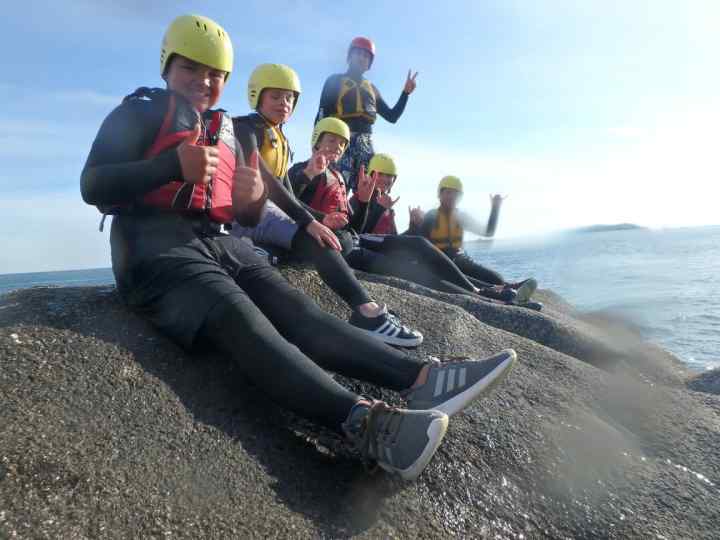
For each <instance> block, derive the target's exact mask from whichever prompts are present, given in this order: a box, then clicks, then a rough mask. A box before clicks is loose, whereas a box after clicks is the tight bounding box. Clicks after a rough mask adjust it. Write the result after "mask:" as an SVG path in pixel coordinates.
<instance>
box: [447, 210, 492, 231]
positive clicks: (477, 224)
mask: <svg viewBox="0 0 720 540" xmlns="http://www.w3.org/2000/svg"><path fill="white" fill-rule="evenodd" d="M490 217H491V218H492V215H491V216H490ZM457 219H458V223H460V225H461V226H462V228H463V229H465V230H466V231H470V232H471V233H475V234H479V235H480V236H492V234H491V233H490V231H489V230H488V226H487V225H485V224H484V223H482V222H481V221H479V220H477V219H475V218H474V217H472V216H471V215H469V214H466V213H465V212H458V213H457ZM496 221H497V220H496ZM488 224H490V220H488ZM492 232H493V233H494V232H495V231H494V230H493V231H492Z"/></svg>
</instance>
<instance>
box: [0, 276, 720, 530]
mask: <svg viewBox="0 0 720 540" xmlns="http://www.w3.org/2000/svg"><path fill="white" fill-rule="evenodd" d="M283 272H284V273H285V275H286V276H288V278H289V279H290V280H291V281H292V282H293V283H294V284H296V285H297V286H298V287H300V288H301V289H303V290H305V291H306V292H307V293H308V294H310V295H311V296H312V297H314V298H315V299H316V300H317V301H318V302H319V303H320V305H321V306H322V307H323V308H324V309H326V310H328V311H329V312H332V313H333V314H335V315H337V316H339V317H342V318H345V317H347V316H348V311H347V309H346V307H345V306H344V304H343V303H342V302H341V301H340V300H339V299H338V298H337V297H335V296H334V295H333V294H332V293H331V292H330V291H329V290H328V289H327V288H326V287H325V286H324V285H323V284H322V282H321V281H320V280H319V279H318V277H317V275H316V274H315V273H314V272H312V271H309V270H305V269H295V268H287V269H283ZM364 277H365V278H367V279H368V280H369V281H368V287H369V289H370V290H371V292H372V293H373V295H374V296H375V297H376V298H377V299H378V300H379V301H382V302H386V303H387V304H388V305H390V306H391V307H392V308H393V309H394V310H396V311H397V312H398V313H399V314H400V316H401V317H402V318H403V320H404V321H405V322H406V323H407V324H409V325H411V326H413V327H417V328H419V329H420V330H421V331H422V332H423V333H424V334H425V337H426V341H425V344H423V346H422V347H420V348H418V349H417V350H416V351H413V352H412V354H417V355H421V356H422V355H428V354H432V355H435V356H440V357H442V356H445V355H470V356H484V355H487V354H490V353H492V352H495V351H497V350H500V349H502V348H506V347H512V348H514V349H516V350H517V352H518V355H519V364H518V366H517V367H516V369H515V370H514V371H513V373H512V374H511V376H510V377H509V378H508V380H507V382H506V384H505V385H503V386H502V387H500V388H499V389H498V391H497V392H496V393H495V394H493V395H492V396H491V397H489V398H488V399H485V400H483V401H480V402H478V403H476V404H475V405H473V406H472V407H470V408H469V409H468V410H467V411H466V412H464V413H462V414H460V415H458V416H457V417H455V418H453V419H452V421H451V424H450V429H449V431H448V435H447V437H446V439H445V441H444V443H443V445H442V447H441V448H440V450H439V451H438V453H437V455H436V457H435V458H434V460H433V462H432V463H431V464H430V466H429V467H428V469H427V470H426V472H425V473H424V474H423V475H422V476H421V477H420V478H419V479H418V481H416V482H413V483H403V482H401V481H399V480H396V479H394V478H393V477H390V476H388V475H385V474H382V473H378V474H374V475H370V474H368V473H367V472H366V471H365V470H364V468H363V466H362V465H361V464H360V462H359V461H357V459H356V458H355V456H354V455H353V453H352V451H350V450H349V449H348V448H346V447H345V445H344V444H343V443H342V441H341V440H339V439H338V438H337V437H336V436H335V435H333V434H331V433H328V432H326V431H324V430H322V429H319V428H317V427H316V426H314V425H312V424H310V423H308V422H306V421H303V420H302V419H299V418H297V417H295V416H294V415H292V414H290V413H288V412H286V411H284V410H281V409H280V408H278V407H276V406H274V405H273V404H272V403H271V402H269V401H268V400H267V399H266V398H265V397H264V396H263V395H262V393H261V392H259V391H257V390H256V389H254V388H253V387H252V386H250V385H249V384H248V383H247V382H246V381H245V380H244V379H243V377H242V376H241V374H240V370H239V369H238V367H237V366H235V365H233V364H232V363H230V362H228V361H226V360H225V359H223V358H221V357H219V356H218V355H217V354H215V353H213V352H212V351H207V350H205V351H197V352H196V353H195V354H193V355H187V354H185V353H184V352H182V351H181V350H180V349H179V348H178V347H176V346H175V345H173V344H172V343H170V342H169V341H168V340H167V339H165V338H164V337H162V336H160V335H159V334H158V333H157V332H156V331H155V330H153V329H152V328H151V327H150V326H148V325H147V324H146V323H145V322H144V321H142V320H141V319H140V318H138V317H136V316H135V315H132V314H130V313H128V312H127V311H126V310H125V308H124V307H123V305H122V304H121V302H120V301H119V298H118V296H117V295H116V293H115V291H114V289H113V288H98V287H95V288H36V289H29V290H25V291H19V292H16V293H12V294H9V295H6V296H4V297H2V298H1V299H0V537H3V538H4V537H13V535H17V537H53V538H68V537H102V538H128V537H152V536H157V537H162V536H168V537H175V538H178V537H179V538H201V537H213V538H245V537H250V536H253V537H304V538H318V537H321V538H324V537H360V538H388V537H403V538H437V537H447V536H461V537H490V538H543V537H546V538H567V537H572V538H597V537H601V538H628V537H631V538H713V537H717V526H718V523H720V505H718V503H717V500H718V495H719V494H720V493H719V488H718V483H719V482H720V459H719V458H718V457H717V452H716V449H717V448H718V447H720V424H719V423H718V420H717V419H718V414H720V396H717V395H714V394H710V393H700V392H694V391H690V390H688V389H687V388H686V387H685V383H686V380H687V379H688V377H689V376H690V375H691V374H690V373H689V372H688V371H687V370H686V369H685V368H684V367H683V366H682V365H681V364H680V363H679V362H678V361H677V360H676V359H674V357H672V355H670V354H669V353H666V352H665V351H663V350H661V349H659V348H657V347H653V346H650V345H647V344H645V343H643V342H642V341H641V340H640V339H639V338H638V336H637V335H636V334H635V333H634V331H633V330H631V329H629V328H627V327H626V326H624V325H623V324H621V323H619V322H617V321H614V320H612V319H609V318H607V317H602V316H588V315H579V314H577V313H576V312H575V311H574V310H573V309H572V307H571V306H569V305H567V304H566V303H565V302H563V301H562V299H560V298H559V297H557V296H556V295H554V294H552V293H551V292H549V291H542V292H540V293H539V296H540V297H541V298H540V299H541V300H542V301H543V302H544V303H545V305H546V309H545V310H544V311H543V312H541V313H537V312H533V311H530V310H526V309H522V308H517V307H507V306H502V305H497V304H493V303H489V302H484V301H482V300H478V299H473V298H470V297H467V296H456V295H443V294H442V293H437V292H434V291H429V290H428V289H424V288H421V287H417V286H414V285H411V284H408V283H406V282H402V281H400V280H394V279H392V278H378V277H375V276H364ZM298 324H302V321H298ZM247 360H248V361H249V362H250V361H252V362H262V358H248V359H247ZM341 381H342V382H343V383H345V384H348V385H349V386H351V387H352V388H353V389H355V390H356V391H359V392H362V393H364V394H366V395H372V396H376V397H382V398H385V399H388V400H391V401H393V402H396V403H398V402H400V400H399V398H398V396H397V395H395V394H393V393H390V392H385V391H380V390H378V389H376V388H373V387H371V386H369V385H366V384H362V383H358V382H357V381H349V380H346V379H342V380H341ZM691 385H692V383H691Z"/></svg>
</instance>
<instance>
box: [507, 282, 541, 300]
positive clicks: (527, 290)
mask: <svg viewBox="0 0 720 540" xmlns="http://www.w3.org/2000/svg"><path fill="white" fill-rule="evenodd" d="M537 286H538V283H537V280H536V279H535V278H528V279H526V280H525V281H521V282H520V283H514V284H512V285H511V287H512V288H513V289H515V292H516V293H517V296H516V297H515V302H516V303H517V304H527V303H528V302H529V301H530V298H531V297H532V295H533V293H534V292H535V291H536V290H537Z"/></svg>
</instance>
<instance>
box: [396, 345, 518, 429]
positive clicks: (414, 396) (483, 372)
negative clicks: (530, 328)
mask: <svg viewBox="0 0 720 540" xmlns="http://www.w3.org/2000/svg"><path fill="white" fill-rule="evenodd" d="M516 360H517V354H516V353H515V351H513V350H512V349H506V350H504V351H502V352H500V353H498V354H496V355H495V356H491V357H489V358H485V359H483V360H451V361H448V362H442V363H441V362H440V361H437V360H436V361H435V363H434V364H433V365H431V367H430V372H429V373H428V379H427V382H426V383H425V384H423V385H422V386H420V387H418V388H414V389H411V390H410V391H408V392H407V393H405V399H406V400H407V404H408V409H435V410H436V411H442V412H444V413H445V414H447V415H449V416H452V415H453V414H456V413H458V412H460V411H462V410H463V409H464V408H465V407H467V406H468V405H470V403H472V402H473V401H474V400H475V399H477V398H478V397H480V396H482V395H485V394H487V393H489V392H490V391H491V390H492V389H493V388H495V386H497V385H498V384H500V382H502V381H503V380H504V379H505V377H507V375H508V373H510V370H511V369H512V367H513V365H514V364H515V361H516Z"/></svg>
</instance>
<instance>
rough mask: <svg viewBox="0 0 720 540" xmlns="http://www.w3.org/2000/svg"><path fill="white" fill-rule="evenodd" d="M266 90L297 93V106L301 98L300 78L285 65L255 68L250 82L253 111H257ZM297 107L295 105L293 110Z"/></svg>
mask: <svg viewBox="0 0 720 540" xmlns="http://www.w3.org/2000/svg"><path fill="white" fill-rule="evenodd" d="M266 88H280V89H281V90H290V91H291V92H295V105H297V99H298V97H299V96H300V92H301V89H300V78H299V77H298V74H297V73H295V70H294V69H293V68H291V67H289V66H285V65H283V64H261V65H259V66H258V67H256V68H255V70H254V71H253V72H252V74H251V75H250V80H249V81H248V103H250V108H251V109H257V108H258V106H259V101H260V94H262V91H263V90H265V89H266ZM295 105H293V110H294V107H295Z"/></svg>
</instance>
